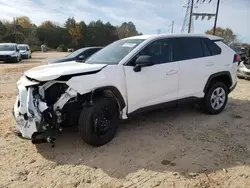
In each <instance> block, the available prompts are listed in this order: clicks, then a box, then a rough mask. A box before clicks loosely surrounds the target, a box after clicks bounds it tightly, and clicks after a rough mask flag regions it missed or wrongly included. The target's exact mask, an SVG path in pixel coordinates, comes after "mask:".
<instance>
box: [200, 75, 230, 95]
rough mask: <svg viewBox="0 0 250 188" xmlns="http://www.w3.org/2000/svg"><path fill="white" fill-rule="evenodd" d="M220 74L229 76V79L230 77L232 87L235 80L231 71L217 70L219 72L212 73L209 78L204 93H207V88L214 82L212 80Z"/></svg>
mask: <svg viewBox="0 0 250 188" xmlns="http://www.w3.org/2000/svg"><path fill="white" fill-rule="evenodd" d="M219 76H228V77H229V79H230V87H231V86H232V84H233V81H232V77H231V74H230V72H229V71H222V72H217V73H214V74H212V75H211V76H210V77H209V78H208V80H207V83H206V85H205V87H204V89H203V92H204V93H206V91H207V89H208V87H209V85H210V83H211V82H212V80H213V79H214V78H216V77H219ZM230 87H229V88H230Z"/></svg>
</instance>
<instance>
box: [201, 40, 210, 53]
mask: <svg viewBox="0 0 250 188" xmlns="http://www.w3.org/2000/svg"><path fill="white" fill-rule="evenodd" d="M201 43H202V49H203V55H204V57H207V56H211V52H210V51H209V49H208V47H207V45H206V43H205V41H204V39H203V38H201Z"/></svg>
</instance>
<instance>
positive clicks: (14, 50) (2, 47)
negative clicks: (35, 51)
mask: <svg viewBox="0 0 250 188" xmlns="http://www.w3.org/2000/svg"><path fill="white" fill-rule="evenodd" d="M21 60H22V58H21V54H20V52H19V49H18V47H17V44H16V43H0V61H4V62H14V63H18V62H19V61H21Z"/></svg>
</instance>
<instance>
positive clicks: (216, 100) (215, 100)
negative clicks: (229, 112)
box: [202, 82, 228, 114]
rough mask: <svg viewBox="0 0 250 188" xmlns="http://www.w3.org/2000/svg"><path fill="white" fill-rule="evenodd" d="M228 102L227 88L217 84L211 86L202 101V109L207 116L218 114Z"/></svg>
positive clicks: (222, 84)
mask: <svg viewBox="0 0 250 188" xmlns="http://www.w3.org/2000/svg"><path fill="white" fill-rule="evenodd" d="M227 100H228V87H227V86H226V85H225V84H224V83H222V82H217V83H214V84H212V85H211V87H210V88H209V89H208V91H207V92H206V94H205V97H204V99H203V101H202V107H203V109H204V110H205V112H207V113H209V114H219V113H220V112H222V111H223V110H224V108H225V106H226V104H227Z"/></svg>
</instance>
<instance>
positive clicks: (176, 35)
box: [125, 33, 222, 40]
mask: <svg viewBox="0 0 250 188" xmlns="http://www.w3.org/2000/svg"><path fill="white" fill-rule="evenodd" d="M158 37H169V38H170V37H207V38H209V39H211V40H221V39H222V38H220V37H217V36H214V35H207V34H182V33H181V34H153V35H138V36H133V37H128V38H125V39H145V40H146V39H149V38H152V39H154V38H158Z"/></svg>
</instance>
